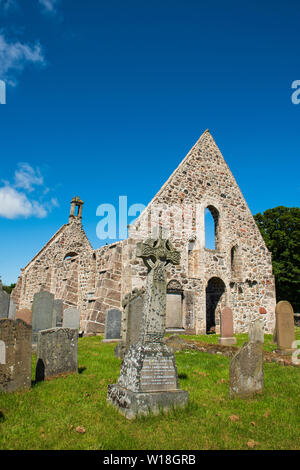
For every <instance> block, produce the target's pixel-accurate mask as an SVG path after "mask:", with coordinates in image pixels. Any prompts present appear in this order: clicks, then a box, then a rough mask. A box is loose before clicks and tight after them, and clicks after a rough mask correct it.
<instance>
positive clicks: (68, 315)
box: [62, 307, 80, 331]
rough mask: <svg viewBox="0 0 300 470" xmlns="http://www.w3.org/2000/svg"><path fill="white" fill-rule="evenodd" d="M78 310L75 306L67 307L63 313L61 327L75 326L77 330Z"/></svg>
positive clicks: (78, 322)
mask: <svg viewBox="0 0 300 470" xmlns="http://www.w3.org/2000/svg"><path fill="white" fill-rule="evenodd" d="M79 325H80V311H79V310H78V309H77V308H75V307H68V308H66V309H65V311H64V314H63V324H62V326H63V328H75V330H77V331H78V330H79Z"/></svg>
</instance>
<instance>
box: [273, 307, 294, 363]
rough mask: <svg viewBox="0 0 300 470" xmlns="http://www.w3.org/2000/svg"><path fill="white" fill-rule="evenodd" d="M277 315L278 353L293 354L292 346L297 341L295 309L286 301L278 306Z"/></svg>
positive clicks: (276, 337)
mask: <svg viewBox="0 0 300 470" xmlns="http://www.w3.org/2000/svg"><path fill="white" fill-rule="evenodd" d="M275 315H276V326H275V339H276V342H277V346H278V353H280V354H291V353H292V352H293V351H294V348H293V347H292V344H293V342H294V341H295V339H296V338H295V324H294V311H293V307H292V306H291V304H290V303H289V302H287V301H286V300H282V301H280V302H278V304H277V305H276V309H275Z"/></svg>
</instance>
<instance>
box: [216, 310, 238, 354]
mask: <svg viewBox="0 0 300 470" xmlns="http://www.w3.org/2000/svg"><path fill="white" fill-rule="evenodd" d="M220 323H221V324H220V328H221V336H220V338H219V340H218V342H219V344H223V345H227V346H230V345H232V344H236V338H235V337H234V336H233V316H232V310H231V308H228V307H225V308H223V309H222V311H221V317H220Z"/></svg>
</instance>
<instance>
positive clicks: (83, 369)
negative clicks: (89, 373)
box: [78, 366, 86, 374]
mask: <svg viewBox="0 0 300 470" xmlns="http://www.w3.org/2000/svg"><path fill="white" fill-rule="evenodd" d="M85 370H86V367H85V366H82V367H78V374H82V372H84V371H85Z"/></svg>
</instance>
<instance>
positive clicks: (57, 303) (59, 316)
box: [52, 299, 63, 328]
mask: <svg viewBox="0 0 300 470" xmlns="http://www.w3.org/2000/svg"><path fill="white" fill-rule="evenodd" d="M62 324H63V301H62V300H61V299H55V300H54V303H53V322H52V327H53V328H56V327H61V326H62Z"/></svg>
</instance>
